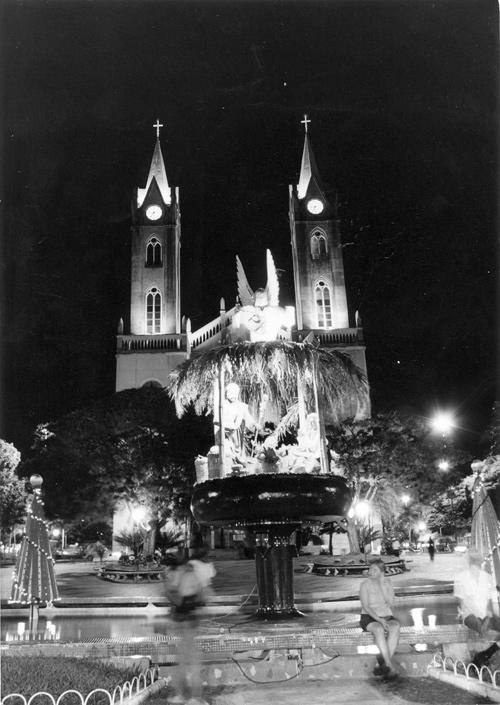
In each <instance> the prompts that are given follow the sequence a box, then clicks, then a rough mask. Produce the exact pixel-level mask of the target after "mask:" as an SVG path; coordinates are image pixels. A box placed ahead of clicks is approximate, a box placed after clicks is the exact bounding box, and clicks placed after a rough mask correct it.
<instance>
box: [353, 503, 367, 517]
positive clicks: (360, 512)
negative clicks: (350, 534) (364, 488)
mask: <svg viewBox="0 0 500 705" xmlns="http://www.w3.org/2000/svg"><path fill="white" fill-rule="evenodd" d="M369 512H370V505H369V503H368V502H367V501H366V500H364V499H362V500H360V501H359V502H357V503H356V505H355V507H354V513H355V514H356V516H357V517H358V519H365V518H366V517H367V516H368V514H369Z"/></svg>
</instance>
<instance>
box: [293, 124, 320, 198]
mask: <svg viewBox="0 0 500 705" xmlns="http://www.w3.org/2000/svg"><path fill="white" fill-rule="evenodd" d="M310 122H311V121H310V120H309V119H308V117H307V114H306V115H304V119H303V120H301V123H302V124H303V125H304V132H305V135H304V150H303V152H302V162H301V164H300V176H299V183H298V184H297V195H298V197H299V198H301V199H302V198H304V196H305V195H306V193H307V188H308V186H309V182H310V181H311V177H314V178H315V179H316V181H317V182H319V173H318V167H317V166H316V160H315V158H314V154H313V151H312V149H311V146H310V144H309V135H308V130H307V126H308V124H309V123H310Z"/></svg>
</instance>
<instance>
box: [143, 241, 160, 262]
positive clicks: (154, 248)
mask: <svg viewBox="0 0 500 705" xmlns="http://www.w3.org/2000/svg"><path fill="white" fill-rule="evenodd" d="M161 266H162V262H161V245H160V242H159V240H158V239H157V238H156V237H152V238H151V240H149V242H148V244H147V245H146V267H161Z"/></svg>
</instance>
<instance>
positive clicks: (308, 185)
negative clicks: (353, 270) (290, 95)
mask: <svg viewBox="0 0 500 705" xmlns="http://www.w3.org/2000/svg"><path fill="white" fill-rule="evenodd" d="M310 122H311V121H310V120H309V119H308V117H307V115H305V116H304V119H303V120H302V123H303V125H304V129H305V135H304V148H303V150H302V161H301V165H300V175H299V181H298V184H297V185H291V186H289V220H290V234H291V244H292V260H293V275H294V287H295V306H296V319H297V330H296V331H295V332H294V339H296V340H303V339H305V338H306V337H307V336H308V335H309V334H311V333H312V334H314V336H315V338H316V339H317V340H318V342H319V344H320V345H321V347H326V348H334V349H336V350H339V351H340V352H344V353H346V354H347V355H349V357H351V358H352V360H353V361H354V362H355V363H356V365H357V366H358V367H359V368H360V369H361V370H363V372H365V373H366V356H365V344H364V339H363V329H362V328H361V321H360V318H359V316H358V313H357V312H356V315H355V317H354V318H355V325H354V326H353V327H351V325H350V322H349V311H348V307H347V294H346V283H345V278H344V262H343V256H342V240H341V233H340V221H339V218H338V213H337V194H336V192H334V193H333V194H332V193H330V192H327V190H326V189H325V187H324V185H323V183H322V181H321V177H320V175H319V171H318V167H317V164H316V159H315V158H314V154H313V151H312V148H311V143H310V140H309V132H308V125H309V123H310ZM363 415H369V403H368V404H367V407H366V409H365V410H364V411H363Z"/></svg>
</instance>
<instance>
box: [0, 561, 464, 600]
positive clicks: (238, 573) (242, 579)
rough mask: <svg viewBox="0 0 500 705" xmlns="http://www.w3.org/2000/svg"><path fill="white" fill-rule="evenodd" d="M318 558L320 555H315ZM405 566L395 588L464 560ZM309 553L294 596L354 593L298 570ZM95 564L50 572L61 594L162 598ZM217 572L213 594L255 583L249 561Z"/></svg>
mask: <svg viewBox="0 0 500 705" xmlns="http://www.w3.org/2000/svg"><path fill="white" fill-rule="evenodd" d="M321 558H322V559H323V558H324V557H323V556H322V557H321ZM407 559H408V567H409V568H410V570H409V571H408V572H406V573H403V574H401V575H394V576H391V582H392V584H393V585H394V587H395V588H396V589H398V588H404V587H407V586H409V585H423V584H425V585H430V584H439V583H442V582H450V581H453V579H454V577H455V575H456V574H457V573H458V572H460V570H462V568H463V566H464V564H465V559H464V557H463V556H462V555H460V554H456V553H441V554H440V553H438V554H436V558H435V560H434V562H433V563H431V561H430V560H429V557H428V555H427V554H424V553H422V554H411V555H410V556H408V557H407ZM313 560H315V559H314V558H313V557H308V556H303V557H301V558H296V559H295V561H294V564H295V571H296V572H295V576H294V584H295V594H296V595H310V594H311V593H322V594H323V593H325V598H326V599H328V598H329V599H335V598H337V599H341V598H343V597H348V596H357V595H358V592H359V585H360V581H361V580H360V576H357V577H356V576H345V577H340V576H323V575H312V574H308V573H302V572H298V571H299V570H300V569H301V568H302V567H303V566H305V565H306V564H307V563H308V562H312V561H313ZM98 567H99V564H98V563H77V562H75V563H69V562H68V563H64V562H57V563H56V576H57V583H58V586H59V593H60V595H61V597H81V598H84V597H163V592H162V585H161V583H146V584H144V583H138V584H137V583H135V584H134V583H131V584H125V585H124V584H118V583H112V582H108V581H106V580H101V579H100V578H98V577H97V575H96V571H97V569H98ZM215 567H216V569H217V575H216V577H215V580H214V583H213V587H214V591H215V593H216V595H218V596H224V595H227V596H236V595H241V596H245V595H248V594H249V593H250V592H251V591H252V590H253V589H254V587H255V565H254V562H253V561H252V560H242V561H235V560H228V561H216V562H215ZM11 579H12V566H4V567H2V568H0V596H1V599H2V600H7V599H8V598H9V596H10V588H11Z"/></svg>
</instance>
